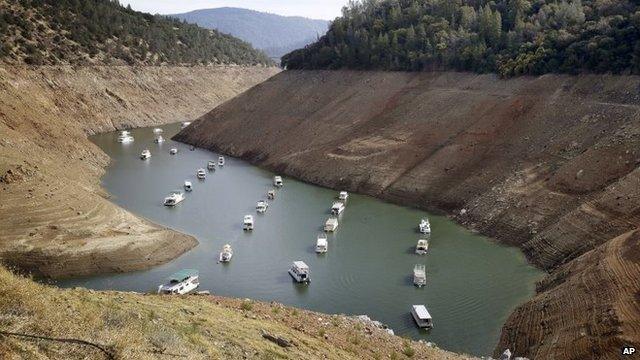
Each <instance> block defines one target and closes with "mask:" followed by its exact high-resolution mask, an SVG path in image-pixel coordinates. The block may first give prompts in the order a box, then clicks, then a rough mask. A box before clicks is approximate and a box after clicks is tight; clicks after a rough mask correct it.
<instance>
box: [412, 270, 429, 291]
mask: <svg viewBox="0 0 640 360" xmlns="http://www.w3.org/2000/svg"><path fill="white" fill-rule="evenodd" d="M426 284H427V270H426V266H424V265H422V264H417V265H416V266H414V267H413V285H415V286H417V287H423V286H425V285H426Z"/></svg>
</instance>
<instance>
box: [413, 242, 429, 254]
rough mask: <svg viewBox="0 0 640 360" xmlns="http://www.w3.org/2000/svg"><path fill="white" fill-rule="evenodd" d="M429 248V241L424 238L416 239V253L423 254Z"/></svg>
mask: <svg viewBox="0 0 640 360" xmlns="http://www.w3.org/2000/svg"><path fill="white" fill-rule="evenodd" d="M427 250H429V241H428V240H426V239H420V240H418V244H417V245H416V254H418V255H424V254H426V253H427Z"/></svg>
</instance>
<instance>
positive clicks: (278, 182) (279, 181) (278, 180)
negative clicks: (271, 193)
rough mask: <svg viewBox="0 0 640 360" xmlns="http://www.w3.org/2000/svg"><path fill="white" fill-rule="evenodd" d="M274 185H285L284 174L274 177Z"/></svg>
mask: <svg viewBox="0 0 640 360" xmlns="http://www.w3.org/2000/svg"><path fill="white" fill-rule="evenodd" d="M273 185H274V186H276V187H283V186H284V182H283V181H282V176H274V177H273Z"/></svg>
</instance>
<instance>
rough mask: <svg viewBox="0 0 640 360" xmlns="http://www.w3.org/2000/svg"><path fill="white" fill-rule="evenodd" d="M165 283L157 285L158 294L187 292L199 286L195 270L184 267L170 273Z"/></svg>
mask: <svg viewBox="0 0 640 360" xmlns="http://www.w3.org/2000/svg"><path fill="white" fill-rule="evenodd" d="M168 280H169V281H168V282H167V283H166V284H163V285H160V286H159V287H158V294H166V295H181V294H187V293H189V292H191V291H193V290H195V289H197V288H198V286H200V280H199V274H198V271H197V270H193V269H185V270H180V271H178V272H177V273H175V274H173V275H171V276H170V277H169V279H168Z"/></svg>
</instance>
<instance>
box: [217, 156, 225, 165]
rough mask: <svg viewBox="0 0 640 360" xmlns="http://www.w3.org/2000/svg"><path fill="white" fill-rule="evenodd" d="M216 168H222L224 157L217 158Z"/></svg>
mask: <svg viewBox="0 0 640 360" xmlns="http://www.w3.org/2000/svg"><path fill="white" fill-rule="evenodd" d="M218 166H224V156H219V157H218Z"/></svg>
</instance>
